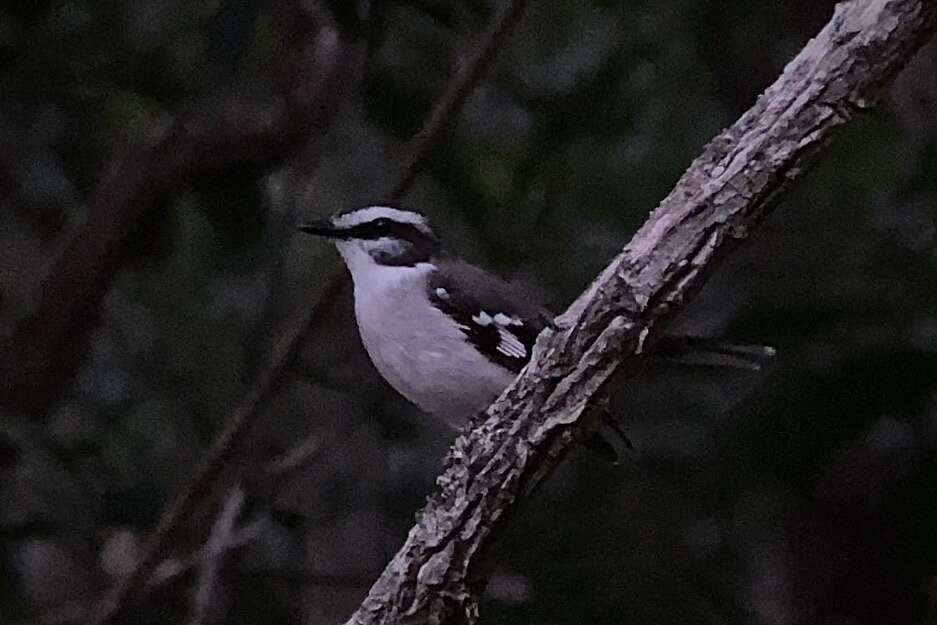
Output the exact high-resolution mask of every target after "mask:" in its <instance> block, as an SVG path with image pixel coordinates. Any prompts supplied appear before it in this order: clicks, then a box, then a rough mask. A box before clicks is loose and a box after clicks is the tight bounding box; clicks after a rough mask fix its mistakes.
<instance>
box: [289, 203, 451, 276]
mask: <svg viewBox="0 0 937 625" xmlns="http://www.w3.org/2000/svg"><path fill="white" fill-rule="evenodd" d="M299 229H300V230H301V231H303V232H306V233H308V234H314V235H317V236H321V237H327V238H329V239H332V240H333V241H334V243H335V247H337V248H338V251H339V253H340V254H341V255H342V258H343V259H344V260H345V264H346V265H348V268H349V269H350V270H351V272H352V274H354V273H356V271H360V270H365V269H367V268H368V267H373V266H374V265H383V266H392V267H413V266H415V265H417V264H419V263H426V262H429V261H430V259H431V258H432V257H433V256H434V255H436V254H437V253H438V252H439V239H438V238H436V235H435V234H434V233H433V230H432V228H431V227H430V225H429V221H428V220H427V219H426V217H424V216H423V215H421V214H419V213H416V212H413V211H409V210H402V209H399V208H393V207H390V206H366V207H364V208H357V209H354V210H350V211H347V212H344V213H339V214H337V215H333V216H331V217H327V218H325V219H321V220H318V221H313V222H307V223H304V224H302V225H300V226H299Z"/></svg>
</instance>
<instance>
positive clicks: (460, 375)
mask: <svg viewBox="0 0 937 625" xmlns="http://www.w3.org/2000/svg"><path fill="white" fill-rule="evenodd" d="M299 229H300V230H301V231H303V232H306V233H309V234H313V235H318V236H321V237H327V238H329V239H332V241H334V243H335V246H336V247H337V248H338V252H339V254H341V256H342V258H343V259H344V261H345V265H346V266H347V267H348V270H349V271H350V272H351V277H352V280H353V282H354V297H355V317H356V318H357V321H358V330H359V332H360V334H361V341H362V343H364V347H365V349H366V350H367V352H368V355H369V356H370V358H371V361H372V362H373V363H374V366H375V367H376V368H377V370H378V372H380V374H381V375H382V376H383V377H384V379H385V380H387V382H388V383H390V385H391V386H392V387H393V388H394V389H396V390H397V392H399V393H400V394H401V395H403V396H404V397H406V398H407V399H408V400H410V401H411V402H413V403H414V404H416V405H417V406H419V407H420V408H422V409H423V410H424V411H425V412H428V413H430V414H432V415H435V416H436V417H439V418H441V419H443V420H445V421H446V422H447V423H449V424H450V425H452V426H453V427H456V428H459V427H461V426H463V425H464V424H465V423H466V422H467V421H468V419H469V418H470V417H471V416H473V415H474V414H476V413H478V412H479V411H481V410H483V409H484V408H486V407H487V406H488V405H489V404H490V403H491V402H492V401H494V399H495V398H497V397H498V395H500V394H501V391H503V390H504V389H505V388H506V387H507V386H508V385H509V384H510V383H511V382H512V381H513V380H514V378H515V377H516V376H517V374H518V373H519V372H520V370H521V369H522V368H523V367H524V365H526V364H527V362H528V361H529V360H530V355H531V350H532V349H533V345H534V341H535V340H536V338H537V335H538V334H540V331H541V330H543V329H544V328H545V327H547V326H548V325H550V324H551V323H552V316H551V314H550V313H549V312H548V311H547V310H546V309H545V308H543V307H541V306H539V305H537V304H536V303H535V302H534V301H533V299H532V298H531V297H530V295H529V294H528V293H526V292H524V291H523V290H522V289H521V288H520V287H517V286H514V285H511V284H508V283H506V282H504V281H503V280H501V279H500V278H498V277H497V276H494V275H493V274H491V273H488V272H487V271H485V270H483V269H480V268H479V267H476V266H474V265H471V264H469V263H468V262H466V261H465V260H463V259H461V258H459V257H458V256H455V255H453V254H450V253H448V252H447V251H445V249H444V248H443V247H442V246H441V244H440V241H439V238H438V237H437V236H436V234H435V233H434V232H433V229H432V228H431V227H430V224H429V222H428V220H427V219H426V217H424V216H423V215H421V214H419V213H416V212H413V211H409V210H402V209H399V208H394V207H391V206H368V207H365V208H359V209H356V210H352V211H348V212H345V213H341V214H338V215H334V216H332V217H329V218H326V219H322V220H320V221H315V222H310V223H306V224H302V225H300V226H299ZM658 345H659V346H660V348H661V350H662V352H661V353H668V352H669V353H668V357H671V358H677V359H679V358H680V357H681V355H682V354H684V353H685V352H686V351H694V352H696V351H700V350H702V351H708V352H713V353H717V354H723V355H726V356H728V357H729V358H730V359H735V360H738V361H739V363H741V366H747V365H748V364H750V363H752V360H751V359H752V358H755V359H757V358H758V357H759V356H761V355H769V352H768V351H765V352H764V354H762V352H761V351H759V350H762V349H768V348H760V347H759V348H749V347H746V346H734V345H726V344H712V345H706V344H705V343H704V341H701V340H697V339H686V338H681V337H671V338H669V339H665V340H663V341H661V342H659V343H658ZM752 349H754V353H752ZM739 363H732V362H731V360H730V362H729V363H728V364H734V365H736V366H738V365H739ZM750 368H757V365H756V366H755V367H750ZM602 422H603V423H604V424H605V425H606V426H608V427H611V428H612V429H613V430H614V431H615V432H616V433H617V434H618V435H619V436H620V437H621V438H622V440H623V441H624V442H625V443H626V444H627V445H628V446H629V447H631V443H630V441H629V440H628V438H627V436H626V435H625V433H624V431H623V430H622V429H621V427H620V426H619V425H618V423H617V422H616V421H615V420H614V419H612V418H611V415H609V414H608V413H607V411H605V412H603V413H602ZM586 443H587V444H588V445H589V446H590V447H594V448H596V449H597V450H598V451H600V452H602V453H604V454H605V455H608V456H611V457H615V454H614V449H613V448H612V447H611V445H610V444H608V443H607V442H605V441H604V439H601V438H600V437H597V438H593V439H589V440H587V441H586Z"/></svg>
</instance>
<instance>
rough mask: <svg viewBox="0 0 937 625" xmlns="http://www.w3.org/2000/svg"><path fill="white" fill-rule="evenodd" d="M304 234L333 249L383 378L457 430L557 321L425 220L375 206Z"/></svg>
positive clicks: (310, 225)
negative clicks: (449, 248) (453, 247)
mask: <svg viewBox="0 0 937 625" xmlns="http://www.w3.org/2000/svg"><path fill="white" fill-rule="evenodd" d="M299 228H300V230H302V231H303V232H306V233H309V234H314V235H318V236H322V237H328V238H330V239H332V240H333V241H334V242H335V246H336V247H337V248H338V252H339V254H341V256H342V258H343V259H344V261H345V265H346V266H347V267H348V270H349V271H350V272H351V278H352V281H353V282H354V291H355V317H356V318H357V321H358V330H359V332H360V334H361V342H362V343H363V344H364V347H365V349H366V350H367V352H368V355H369V356H370V358H371V362H373V363H374V366H375V367H376V368H377V370H378V372H380V374H381V375H382V376H383V377H384V379H385V380H387V382H388V383H389V384H390V385H391V386H392V387H393V388H394V389H395V390H396V391H397V392H399V393H400V394H401V395H403V396H404V397H406V398H407V399H408V400H410V401H411V402H413V403H414V404H416V405H417V406H419V407H420V408H421V409H423V410H424V411H425V412H428V413H430V414H432V415H435V416H437V417H439V418H441V419H443V420H445V421H446V422H447V423H449V424H450V425H452V426H454V427H461V426H462V425H464V424H465V423H466V422H467V420H468V419H469V417H471V416H472V415H474V414H475V413H477V412H479V411H481V410H482V409H484V408H485V407H487V406H488V405H489V404H490V403H491V402H492V401H494V399H495V398H496V397H497V396H498V395H500V394H501V391H503V390H504V389H505V388H506V387H507V386H508V384H510V383H511V381H512V380H513V379H514V378H515V377H516V376H517V374H518V372H520V370H521V369H522V368H523V367H524V365H525V364H527V361H528V360H530V353H531V350H532V348H533V345H534V340H535V339H536V338H537V335H538V334H539V333H540V331H541V330H543V328H544V327H546V326H547V325H548V324H549V323H550V320H551V317H550V314H549V313H548V312H547V311H546V309H544V308H541V307H540V306H538V305H536V304H535V303H533V302H532V301H531V299H530V298H529V297H528V296H527V295H526V294H524V293H521V292H519V291H518V290H517V288H516V287H514V286H511V285H509V284H508V283H506V282H504V281H503V280H501V279H500V278H498V277H496V276H494V275H492V274H490V273H488V272H486V271H484V270H483V269H480V268H478V267H476V266H474V265H471V264H469V263H468V262H466V261H464V260H462V259H461V258H459V257H457V256H454V255H452V254H450V253H448V252H446V251H445V250H444V249H443V247H442V246H441V245H440V241H439V238H438V237H437V236H436V234H435V233H434V232H433V230H432V228H431V227H430V224H429V222H428V221H427V219H426V218H425V217H424V216H423V215H420V214H419V213H416V212H413V211H408V210H401V209H398V208H393V207H390V206H368V207H366V208H360V209H357V210H352V211H350V212H346V213H342V214H339V215H335V216H333V217H330V218H327V219H323V220H321V221H316V222H312V223H306V224H303V225H301V226H300V227H299Z"/></svg>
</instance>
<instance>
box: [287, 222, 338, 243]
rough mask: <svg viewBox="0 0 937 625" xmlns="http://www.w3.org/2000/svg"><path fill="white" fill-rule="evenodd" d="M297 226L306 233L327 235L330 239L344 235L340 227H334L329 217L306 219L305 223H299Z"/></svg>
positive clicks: (320, 235)
mask: <svg viewBox="0 0 937 625" xmlns="http://www.w3.org/2000/svg"><path fill="white" fill-rule="evenodd" d="M297 228H299V230H300V231H302V232H305V233H306V234H314V235H316V236H319V237H328V238H330V239H341V238H343V237H344V236H345V231H344V230H342V229H341V228H336V227H335V224H333V223H332V220H331V219H317V220H315V221H307V222H306V223H303V224H299V225H298V226H297Z"/></svg>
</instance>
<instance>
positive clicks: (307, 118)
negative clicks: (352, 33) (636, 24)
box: [0, 1, 360, 416]
mask: <svg viewBox="0 0 937 625" xmlns="http://www.w3.org/2000/svg"><path fill="white" fill-rule="evenodd" d="M280 9H281V13H282V16H281V19H282V20H283V24H289V29H290V30H289V31H287V32H286V34H285V40H284V42H283V46H284V54H283V56H282V62H281V64H280V66H279V67H277V68H275V69H274V70H273V71H271V73H270V75H269V76H264V77H253V78H251V79H248V80H241V81H237V82H235V83H234V84H230V85H226V86H222V87H221V88H219V87H218V85H216V84H210V87H209V89H208V90H207V91H206V93H205V94H204V95H203V96H201V97H198V98H196V99H195V101H194V102H192V103H190V104H189V105H187V106H186V107H185V108H184V109H183V110H182V111H180V112H178V113H176V114H174V115H172V116H168V117H166V118H161V119H159V120H158V121H157V122H156V123H155V124H153V126H152V127H151V128H150V129H149V130H148V131H147V132H146V133H145V134H144V136H143V138H142V139H141V143H142V145H129V146H127V148H126V149H125V150H121V151H120V152H119V153H118V154H117V155H116V156H115V158H114V159H113V160H112V161H111V163H110V164H109V165H108V166H107V168H106V170H105V172H104V174H103V175H102V176H101V180H100V182H99V183H98V184H97V185H96V187H95V189H94V191H93V192H92V193H91V196H90V198H89V200H88V208H87V214H86V217H85V220H84V223H83V224H82V225H81V226H80V228H79V229H78V231H77V232H76V233H75V235H74V236H73V237H72V238H71V243H70V244H69V245H68V246H67V247H66V248H65V250H64V252H63V253H62V256H61V257H60V258H59V260H58V261H57V263H56V265H55V267H53V269H52V271H51V272H50V274H49V276H48V277H46V278H45V280H44V281H43V286H42V303H41V304H40V306H39V308H38V310H37V311H36V312H35V313H34V314H32V315H30V316H29V317H28V318H27V319H25V320H23V321H21V322H20V325H19V327H18V328H17V330H16V332H15V333H13V335H12V336H11V337H10V338H8V339H7V340H6V342H5V343H4V344H3V349H2V352H0V353H2V355H3V356H2V363H0V364H2V369H0V371H2V374H3V377H4V380H5V381H6V383H5V384H4V388H3V392H2V394H0V398H2V402H3V403H2V405H3V407H4V408H5V409H7V410H10V411H15V412H22V413H26V414H31V415H34V416H41V415H42V414H44V412H45V411H47V410H48V409H49V407H50V406H51V405H52V404H53V403H54V402H55V401H56V399H58V398H59V397H60V392H61V389H63V388H65V386H66V383H67V382H68V381H69V380H70V379H71V377H72V376H73V375H74V373H75V370H76V368H77V367H78V366H79V364H80V359H81V356H82V354H83V353H85V352H86V350H87V342H86V338H87V335H88V332H89V331H91V330H92V329H93V328H94V326H95V323H96V319H97V318H98V313H97V309H98V306H99V303H100V301H101V299H102V298H103V296H104V294H105V293H106V292H107V289H108V286H109V285H110V284H111V282H112V281H113V279H114V277H115V275H116V274H117V271H118V269H119V268H120V267H121V266H122V264H123V263H124V262H125V260H126V257H127V253H128V250H129V249H130V248H131V246H132V245H133V243H134V241H135V240H137V241H139V240H140V239H141V238H143V239H145V238H146V237H147V236H148V233H149V231H150V230H151V229H152V228H153V227H154V226H153V223H154V221H153V220H155V219H159V211H160V209H161V208H162V207H163V206H165V203H166V196H167V195H171V194H173V193H177V192H178V189H179V188H180V187H182V186H184V185H186V184H188V183H191V182H192V181H194V180H197V179H199V178H200V177H210V176H218V175H221V174H224V173H225V172H231V171H238V172H240V173H241V175H244V174H246V173H248V172H253V175H254V176H257V175H260V174H261V173H263V172H264V171H267V170H269V169H270V168H271V167H273V166H274V165H276V164H278V163H282V162H283V161H284V160H285V159H286V158H287V157H288V156H290V155H291V154H294V153H295V152H296V150H297V149H298V148H299V147H300V146H301V145H302V144H303V140H304V139H307V138H308V137H309V136H310V135H314V134H317V133H322V132H324V129H325V127H326V125H327V124H328V121H329V118H330V116H331V115H332V114H333V113H334V111H335V109H336V107H337V106H338V104H339V103H340V102H341V100H342V97H343V96H344V95H345V94H347V93H348V87H349V86H350V85H353V84H354V83H355V75H356V73H358V71H359V70H358V69H357V68H358V67H359V65H360V63H358V62H357V61H356V60H355V54H357V52H356V48H355V46H354V45H353V42H352V41H349V40H348V39H347V36H346V35H344V34H343V33H342V31H341V30H340V29H339V28H337V26H335V25H330V23H329V21H328V19H329V18H328V15H327V14H326V13H325V12H324V11H321V10H318V11H317V10H312V9H307V8H305V7H304V5H301V3H296V4H294V3H290V2H285V1H284V2H282V3H281V4H280ZM235 46H236V44H235ZM215 67H217V65H215Z"/></svg>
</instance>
